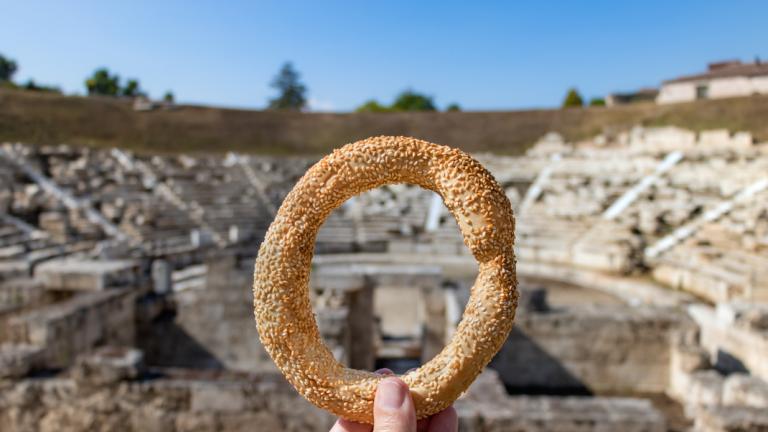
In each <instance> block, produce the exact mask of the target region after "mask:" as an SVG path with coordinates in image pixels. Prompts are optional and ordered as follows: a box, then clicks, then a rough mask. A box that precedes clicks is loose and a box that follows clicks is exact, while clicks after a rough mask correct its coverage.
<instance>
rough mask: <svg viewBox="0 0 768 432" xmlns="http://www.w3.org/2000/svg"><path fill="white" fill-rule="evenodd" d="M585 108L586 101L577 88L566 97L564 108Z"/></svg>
mask: <svg viewBox="0 0 768 432" xmlns="http://www.w3.org/2000/svg"><path fill="white" fill-rule="evenodd" d="M582 106H584V99H583V98H582V97H581V95H580V94H579V91H578V90H576V89H575V88H571V89H569V90H568V94H567V95H565V100H563V108H575V107H582Z"/></svg>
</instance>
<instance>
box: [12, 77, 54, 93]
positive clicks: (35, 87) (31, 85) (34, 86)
mask: <svg viewBox="0 0 768 432" xmlns="http://www.w3.org/2000/svg"><path fill="white" fill-rule="evenodd" d="M21 88H23V89H24V90H30V91H39V92H47V93H61V89H60V88H58V87H56V86H49V85H45V84H38V83H36V82H35V80H33V79H30V80H29V81H27V82H26V83H25V84H23V85H22V86H21Z"/></svg>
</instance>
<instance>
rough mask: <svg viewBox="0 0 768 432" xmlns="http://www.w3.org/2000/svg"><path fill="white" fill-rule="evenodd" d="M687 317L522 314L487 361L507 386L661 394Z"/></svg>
mask: <svg viewBox="0 0 768 432" xmlns="http://www.w3.org/2000/svg"><path fill="white" fill-rule="evenodd" d="M689 324H690V322H689V321H688V320H686V319H684V318H681V317H680V315H678V314H675V313H674V312H672V311H671V310H668V309H652V308H646V307H638V308H625V307H618V308H600V309H598V308H595V309H587V310H570V311H552V312H545V313H530V312H529V313H521V314H520V315H519V316H518V317H517V318H516V319H515V326H514V328H513V330H512V334H511V335H510V337H509V339H508V340H507V342H506V343H505V344H504V346H503V347H502V349H501V351H500V352H499V354H498V355H497V356H496V358H494V360H493V361H492V362H491V367H492V368H493V369H495V370H497V371H498V372H499V375H500V376H501V379H502V381H503V382H504V384H505V385H506V386H507V388H508V389H510V390H511V391H518V392H522V391H527V392H536V393H566V394H572V393H583V392H596V393H614V394H619V393H624V394H626V393H637V392H648V393H663V392H664V391H665V389H666V388H667V385H668V382H669V362H670V343H671V340H672V338H673V336H674V334H675V333H676V332H680V331H685V330H686V329H687V328H688V325H689Z"/></svg>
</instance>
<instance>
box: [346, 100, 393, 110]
mask: <svg viewBox="0 0 768 432" xmlns="http://www.w3.org/2000/svg"><path fill="white" fill-rule="evenodd" d="M389 111H392V110H391V109H390V108H389V107H386V106H384V105H382V104H380V103H379V102H378V101H377V100H375V99H371V100H369V101H367V102H365V103H364V104H362V105H360V106H359V107H357V109H355V112H375V113H378V112H389Z"/></svg>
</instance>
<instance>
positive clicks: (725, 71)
mask: <svg viewBox="0 0 768 432" xmlns="http://www.w3.org/2000/svg"><path fill="white" fill-rule="evenodd" d="M712 66H714V67H712ZM712 66H710V69H709V70H708V71H707V72H704V73H700V74H696V75H685V76H681V77H679V78H675V79H672V80H668V81H664V84H672V83H680V82H688V81H702V80H711V79H715V78H731V77H740V76H744V77H754V76H761V75H768V63H739V62H734V63H730V64H724V63H723V64H714V65H712Z"/></svg>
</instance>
